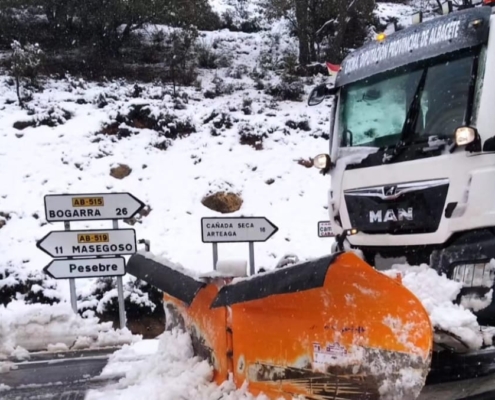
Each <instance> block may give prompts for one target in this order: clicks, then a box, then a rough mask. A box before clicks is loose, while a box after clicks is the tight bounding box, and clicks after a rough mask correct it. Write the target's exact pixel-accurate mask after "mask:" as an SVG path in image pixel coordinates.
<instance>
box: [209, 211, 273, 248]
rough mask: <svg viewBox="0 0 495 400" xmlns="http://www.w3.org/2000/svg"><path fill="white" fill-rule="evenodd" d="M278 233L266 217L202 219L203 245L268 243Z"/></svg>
mask: <svg viewBox="0 0 495 400" xmlns="http://www.w3.org/2000/svg"><path fill="white" fill-rule="evenodd" d="M277 231H278V228H277V227H276V226H275V225H274V224H273V223H272V222H271V221H269V220H268V219H267V218H265V217H238V218H235V217H232V218H229V217H225V218H202V219H201V236H202V239H203V243H234V242H266V241H267V240H268V239H270V238H271V237H272V236H273V235H274V234H275V233H276V232H277Z"/></svg>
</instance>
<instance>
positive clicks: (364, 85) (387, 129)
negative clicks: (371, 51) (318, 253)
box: [339, 52, 476, 148]
mask: <svg viewBox="0 0 495 400" xmlns="http://www.w3.org/2000/svg"><path fill="white" fill-rule="evenodd" d="M475 56H476V55H475V54H473V53H472V52H471V53H470V54H468V55H466V54H464V55H457V56H455V57H451V58H449V59H448V60H447V61H446V60H443V61H441V62H437V63H436V64H431V63H430V64H429V65H423V66H421V67H418V66H416V68H413V67H411V66H406V67H405V68H404V67H402V68H400V69H396V70H395V71H391V72H388V73H385V74H380V75H379V76H372V77H370V78H367V79H364V80H362V81H359V82H356V83H351V84H349V85H347V86H346V87H343V88H342V97H341V99H342V102H341V105H340V116H339V126H340V135H341V141H340V142H341V146H344V147H345V146H369V147H379V148H383V147H388V146H395V145H396V144H397V143H398V142H399V141H400V140H403V139H404V137H403V134H405V135H407V136H408V137H410V138H411V137H413V138H414V139H413V141H417V140H421V139H428V136H439V137H453V135H454V131H455V129H456V128H458V127H459V126H461V125H462V124H463V123H464V119H465V116H466V112H467V109H468V106H469V104H470V99H469V97H470V95H469V93H470V85H471V80H472V79H471V78H472V76H471V75H472V71H473V62H474V58H475ZM425 69H426V70H427V71H426V80H424V82H423V84H424V87H423V88H422V89H423V90H422V91H421V90H420V91H419V96H420V98H419V103H418V105H419V108H418V110H417V111H418V115H417V120H416V123H415V124H412V125H411V126H409V128H410V129H409V130H412V132H402V130H403V126H404V123H405V120H406V115H407V113H408V110H409V107H410V106H411V104H412V100H413V98H414V95H415V92H416V91H417V89H418V86H419V87H420V88H421V86H420V83H421V77H422V75H423V73H424V72H425Z"/></svg>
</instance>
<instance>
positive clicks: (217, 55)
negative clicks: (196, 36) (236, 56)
mask: <svg viewBox="0 0 495 400" xmlns="http://www.w3.org/2000/svg"><path fill="white" fill-rule="evenodd" d="M195 51H196V59H197V63H198V67H199V68H204V69H216V68H226V67H229V66H230V65H231V63H232V59H231V58H230V57H229V56H228V55H227V54H226V53H224V52H221V51H219V50H218V40H214V41H213V43H212V44H210V43H208V42H207V41H205V40H201V41H200V42H199V43H198V44H197V45H196V47H195Z"/></svg>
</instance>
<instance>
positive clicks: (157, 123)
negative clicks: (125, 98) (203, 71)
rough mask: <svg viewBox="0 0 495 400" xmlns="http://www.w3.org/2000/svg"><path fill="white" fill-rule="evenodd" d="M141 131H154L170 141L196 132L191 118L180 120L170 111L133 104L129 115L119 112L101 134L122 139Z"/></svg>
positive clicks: (105, 125)
mask: <svg viewBox="0 0 495 400" xmlns="http://www.w3.org/2000/svg"><path fill="white" fill-rule="evenodd" d="M140 129H151V130H154V131H156V132H159V133H161V134H163V136H165V137H166V138H168V139H177V138H178V137H179V138H183V137H185V136H188V135H190V134H191V133H194V132H196V127H195V125H194V124H193V123H192V121H191V119H190V118H185V119H184V118H179V117H178V116H177V115H175V114H173V113H171V112H169V111H165V112H162V111H161V110H156V109H152V108H151V107H150V106H149V105H147V104H132V105H131V106H130V108H129V111H128V112H127V113H121V112H119V113H118V114H117V116H116V117H115V121H114V122H111V123H107V124H104V126H103V128H102V130H101V132H100V133H101V134H105V135H111V136H117V138H119V139H120V138H123V137H128V136H130V135H131V134H132V133H133V132H134V133H139V130H140ZM168 144H169V143H167V146H168Z"/></svg>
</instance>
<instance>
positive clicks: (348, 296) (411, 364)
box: [143, 253, 433, 400]
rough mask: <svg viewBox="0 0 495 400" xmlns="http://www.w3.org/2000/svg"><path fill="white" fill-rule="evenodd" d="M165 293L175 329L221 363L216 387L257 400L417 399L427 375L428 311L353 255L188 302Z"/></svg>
mask: <svg viewBox="0 0 495 400" xmlns="http://www.w3.org/2000/svg"><path fill="white" fill-rule="evenodd" d="M161 267H162V268H163V269H165V270H167V269H170V270H172V268H171V267H168V266H166V265H163V264H162V265H161ZM143 268H144V267H143ZM173 271H174V272H177V271H176V270H173ZM182 274H184V276H185V277H186V276H187V273H186V272H182ZM164 289H165V290H164V305H165V307H166V309H167V310H168V311H169V312H170V315H173V316H174V317H173V319H171V321H170V327H171V326H173V325H178V326H181V324H184V325H185V326H186V328H187V330H188V331H189V332H190V333H192V334H194V335H196V343H198V347H199V350H198V353H200V354H203V357H204V358H205V359H209V360H215V363H214V365H212V366H213V368H214V369H215V372H216V375H215V376H216V377H218V378H216V379H217V380H216V382H217V383H221V382H223V380H224V379H225V378H224V377H225V376H228V375H229V373H232V374H233V379H234V382H235V384H236V386H237V388H240V387H241V386H242V385H243V383H244V382H246V381H247V380H248V381H249V388H248V390H249V391H250V393H251V394H252V395H253V396H257V395H258V394H260V393H261V392H262V393H263V394H265V395H266V396H267V397H268V398H269V399H273V400H274V399H278V398H281V397H282V398H288V397H285V395H287V394H290V396H291V398H292V397H294V398H296V397H297V396H298V395H301V396H302V397H303V398H307V399H342V400H351V399H354V400H357V399H360V400H364V399H367V400H378V399H401V400H413V399H417V398H418V396H419V393H420V392H421V390H422V389H423V387H424V384H425V380H426V376H427V375H428V373H429V371H430V366H431V354H432V347H433V340H432V339H433V337H432V336H433V329H432V326H431V321H430V318H429V315H428V313H427V312H426V310H425V308H424V306H423V305H422V303H421V302H420V300H419V299H418V298H416V297H415V296H414V295H413V294H412V293H411V292H410V291H409V290H407V289H406V288H405V287H404V286H402V285H401V284H399V283H398V282H397V281H396V280H394V279H392V278H390V277H388V276H386V275H384V274H382V273H380V272H378V271H376V270H375V269H374V268H372V267H371V266H370V265H368V264H367V263H365V262H364V261H363V260H361V259H360V258H359V257H357V256H356V255H355V254H353V253H343V254H338V255H330V256H324V257H321V258H319V259H315V260H310V261H306V262H302V263H300V264H298V265H297V267H288V268H281V269H279V270H274V271H270V272H268V273H259V274H257V275H254V276H250V277H249V279H240V280H239V281H237V282H230V281H228V280H225V281H224V282H223V283H222V282H221V281H220V280H217V281H214V282H210V283H205V284H204V286H203V287H201V288H199V290H197V292H196V293H195V298H194V300H193V301H192V302H191V303H190V304H186V303H184V302H183V301H182V300H180V299H179V298H174V297H173V293H174V292H176V289H175V288H172V287H171V288H170V289H167V288H164ZM227 310H228V313H229V325H228V328H230V329H231V330H232V332H234V335H231V336H229V333H228V329H227V325H226V324H227V320H226V318H225V315H226V314H225V313H226V312H227ZM253 332H254V333H255V334H253ZM232 365H233V366H234V367H233V368H232Z"/></svg>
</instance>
